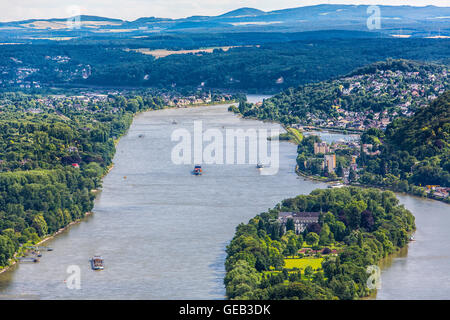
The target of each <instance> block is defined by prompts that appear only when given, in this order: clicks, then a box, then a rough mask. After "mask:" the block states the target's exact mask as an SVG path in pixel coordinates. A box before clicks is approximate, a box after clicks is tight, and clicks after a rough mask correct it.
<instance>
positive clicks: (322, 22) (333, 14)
mask: <svg viewBox="0 0 450 320" xmlns="http://www.w3.org/2000/svg"><path fill="white" fill-rule="evenodd" d="M378 7H379V8H380V16H381V29H378V30H369V29H368V27H367V19H368V17H370V16H372V15H373V14H374V12H372V11H370V10H369V11H368V8H369V6H367V5H334V4H322V5H315V6H305V7H298V8H291V9H282V10H275V11H269V12H265V11H262V10H258V9H255V8H240V9H237V10H233V11H230V12H228V13H225V14H222V15H218V16H192V17H187V18H181V19H170V18H160V17H142V18H139V19H136V20H134V21H125V20H120V19H110V18H104V17H98V16H88V15H82V16H80V17H79V18H80V19H79V20H80V25H79V28H75V29H70V28H69V26H68V25H67V23H66V22H67V19H61V18H58V19H32V20H24V21H13V22H3V23H0V37H2V38H15V39H27V40H30V38H31V39H33V38H43V37H77V38H80V37H92V36H101V35H104V34H105V33H108V35H117V36H120V37H123V36H145V35H152V34H155V33H164V32H167V33H173V32H205V31H208V32H224V31H231V32H252V31H271V32H274V31H277V32H304V31H317V30H333V29H334V30H350V31H372V32H377V33H379V32H381V33H383V34H385V35H396V36H402V37H405V36H413V37H414V36H416V37H427V36H450V27H449V26H450V7H436V6H426V7H413V6H378Z"/></svg>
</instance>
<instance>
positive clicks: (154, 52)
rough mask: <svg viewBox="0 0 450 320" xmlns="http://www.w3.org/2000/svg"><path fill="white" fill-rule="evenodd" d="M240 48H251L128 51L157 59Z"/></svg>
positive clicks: (143, 49) (144, 49)
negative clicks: (174, 55)
mask: <svg viewBox="0 0 450 320" xmlns="http://www.w3.org/2000/svg"><path fill="white" fill-rule="evenodd" d="M239 47H250V46H224V47H211V48H200V49H192V50H166V49H156V50H150V49H146V48H141V49H126V50H127V51H135V52H139V53H142V54H148V55H152V56H154V57H155V58H156V59H158V58H164V57H167V56H170V55H173V54H188V53H193V54H196V53H212V52H213V51H214V50H216V49H222V50H223V51H228V50H230V49H232V48H239Z"/></svg>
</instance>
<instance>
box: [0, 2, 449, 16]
mask: <svg viewBox="0 0 450 320" xmlns="http://www.w3.org/2000/svg"><path fill="white" fill-rule="evenodd" d="M320 3H330V4H384V5H406V4H408V5H414V6H424V5H436V6H448V5H449V0H434V1H427V0H378V1H376V0H375V1H370V0H337V1H335V0H329V1H328V0H302V1H299V0H0V21H12V20H23V19H30V18H64V17H67V16H71V15H73V14H72V13H73V12H74V11H73V8H74V6H76V7H77V8H80V11H81V14H87V15H98V16H104V17H110V18H120V19H125V20H134V19H136V18H139V17H149V16H156V17H168V18H181V17H187V16H192V15H218V14H222V13H225V12H227V11H230V10H234V9H237V8H240V7H252V8H258V9H261V10H264V11H270V10H276V9H285V8H293V7H300V6H306V5H313V4H320Z"/></svg>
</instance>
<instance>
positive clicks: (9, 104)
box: [0, 93, 164, 268]
mask: <svg viewBox="0 0 450 320" xmlns="http://www.w3.org/2000/svg"><path fill="white" fill-rule="evenodd" d="M163 106H164V104H163V101H162V99H161V98H159V97H155V96H152V95H146V96H127V97H124V96H118V95H116V96H108V97H107V98H106V99H91V100H90V101H88V102H86V101H82V100H81V99H78V98H76V97H68V96H64V95H61V96H30V95H24V94H20V93H8V94H2V95H1V96H0V268H1V267H2V266H5V265H7V264H8V260H9V259H10V258H12V257H13V255H14V253H15V252H16V251H18V249H19V248H20V246H22V245H25V244H32V243H36V242H37V241H39V240H40V239H42V238H43V237H45V236H47V235H50V234H52V233H54V232H56V231H58V230H59V229H60V228H62V227H65V226H67V225H68V224H69V223H70V222H72V221H75V220H78V219H80V218H82V217H84V216H85V213H86V212H88V211H90V210H91V209H92V207H93V199H94V193H93V192H92V190H95V189H97V188H99V187H100V184H101V177H102V176H103V175H104V174H105V173H106V171H107V170H108V167H109V166H110V165H111V161H112V158H113V155H114V152H115V146H114V140H115V139H117V138H118V137H120V136H121V135H122V134H124V133H125V131H126V130H127V129H128V127H129V125H130V124H131V121H132V117H133V114H134V113H136V112H138V111H141V110H145V109H149V108H151V109H159V108H162V107H163Z"/></svg>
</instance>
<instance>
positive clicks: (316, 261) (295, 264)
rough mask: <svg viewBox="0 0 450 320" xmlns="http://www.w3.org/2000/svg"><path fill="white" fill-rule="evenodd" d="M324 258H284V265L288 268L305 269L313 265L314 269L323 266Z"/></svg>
mask: <svg viewBox="0 0 450 320" xmlns="http://www.w3.org/2000/svg"><path fill="white" fill-rule="evenodd" d="M322 261H323V258H301V259H284V267H285V268H286V269H293V268H298V269H303V270H304V269H305V268H306V267H307V266H311V268H313V269H314V270H316V269H318V268H321V267H322Z"/></svg>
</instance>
